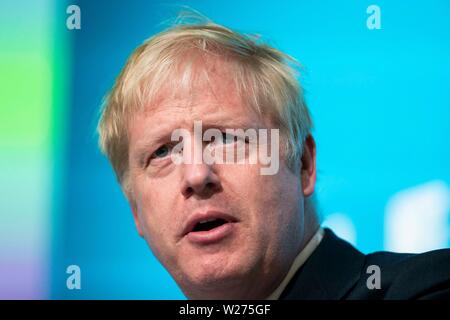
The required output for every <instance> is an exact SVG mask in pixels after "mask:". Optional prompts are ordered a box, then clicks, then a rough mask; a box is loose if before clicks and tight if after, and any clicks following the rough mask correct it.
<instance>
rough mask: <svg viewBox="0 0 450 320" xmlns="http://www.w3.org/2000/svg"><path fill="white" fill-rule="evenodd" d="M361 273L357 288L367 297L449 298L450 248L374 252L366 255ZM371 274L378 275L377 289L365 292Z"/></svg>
mask: <svg viewBox="0 0 450 320" xmlns="http://www.w3.org/2000/svg"><path fill="white" fill-rule="evenodd" d="M371 266H372V268H370V267H371ZM373 266H375V268H374V267H373ZM374 270H376V271H374ZM363 271H365V272H362V277H361V279H360V281H359V282H358V286H359V287H360V288H364V290H366V291H367V297H368V298H382V299H433V298H450V249H441V250H434V251H430V252H425V253H421V254H406V253H393V252H375V253H372V254H369V255H366V257H365V264H364V268H363ZM374 272H379V277H380V288H374V289H368V286H367V281H368V279H369V277H370V276H372V275H373V273H374ZM358 286H357V287H358ZM357 291H358V290H356V292H357ZM359 291H360V292H362V290H361V289H360V290H359Z"/></svg>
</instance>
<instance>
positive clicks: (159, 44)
mask: <svg viewBox="0 0 450 320" xmlns="http://www.w3.org/2000/svg"><path fill="white" fill-rule="evenodd" d="M205 56H209V57H217V58H226V60H227V61H229V62H230V63H231V64H232V65H233V69H232V70H233V72H232V74H233V76H234V79H233V80H234V83H235V87H236V89H237V93H238V94H239V95H240V96H241V98H242V99H243V101H245V102H246V103H247V105H248V106H250V107H252V108H253V109H254V110H256V111H257V112H258V113H259V114H261V115H268V116H270V118H271V119H272V121H274V123H275V124H276V125H278V126H279V128H280V132H281V135H282V137H285V139H284V147H285V152H286V153H285V154H286V155H287V161H288V164H289V165H290V166H294V165H295V163H297V161H298V160H299V157H301V153H302V150H303V143H304V141H305V139H306V137H307V136H308V134H309V133H310V131H311V129H312V121H311V117H310V114H309V111H308V108H307V106H306V103H305V101H304V97H303V90H302V87H301V86H300V84H299V82H298V80H297V72H296V71H295V68H294V67H295V66H298V63H297V62H296V61H295V60H294V59H293V58H291V57H290V56H288V55H286V54H285V53H283V52H281V51H279V50H277V49H275V48H273V47H271V46H269V45H267V44H265V43H260V41H259V39H258V37H254V36H247V35H243V34H240V33H237V32H234V31H232V30H230V29H228V28H225V27H223V26H220V25H218V24H215V23H212V22H210V21H208V22H204V23H195V24H176V25H175V26H172V27H171V28H169V29H167V30H165V31H163V32H161V33H159V34H157V35H155V36H153V37H151V38H150V39H148V40H147V41H145V42H144V43H143V44H142V45H141V46H139V47H138V48H137V49H136V50H135V51H134V52H133V53H132V55H131V56H130V57H129V59H128V61H127V63H126V65H125V67H124V68H123V70H122V72H121V73H120V75H119V76H118V78H117V79H116V82H115V84H114V86H113V88H112V90H111V91H110V93H109V94H108V95H107V97H106V99H105V101H104V105H103V109H102V113H101V118H100V121H99V125H98V133H99V145H100V148H101V150H102V152H103V153H105V154H106V155H107V157H108V159H109V160H110V162H111V164H112V166H113V168H114V171H115V173H116V175H117V178H118V180H119V182H120V184H121V185H122V188H123V189H124V191H125V193H126V194H128V192H129V190H128V171H129V161H128V125H129V123H130V119H131V118H132V116H133V115H135V114H136V111H138V110H141V109H142V108H143V107H144V106H148V105H151V104H152V103H155V99H156V98H157V97H158V92H161V90H162V88H163V87H164V86H167V84H168V83H170V85H171V86H173V87H174V88H175V87H185V86H189V84H190V83H191V82H192V81H194V78H195V74H196V72H199V71H200V72H204V70H201V69H202V65H201V63H200V64H194V62H195V61H198V59H199V57H200V58H201V57H205ZM169 79H170V80H169ZM173 91H177V90H173Z"/></svg>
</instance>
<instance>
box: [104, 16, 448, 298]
mask: <svg viewBox="0 0 450 320" xmlns="http://www.w3.org/2000/svg"><path fill="white" fill-rule="evenodd" d="M293 64H295V62H294V60H293V59H291V58H290V57H289V56H287V55H285V54H284V53H282V52H280V51H278V50H276V49H274V48H272V47H270V46H268V45H266V44H263V43H259V42H258V40H256V39H254V38H251V37H248V36H244V35H241V34H239V33H236V32H233V31H231V30H229V29H227V28H224V27H222V26H219V25H216V24H213V23H204V24H190V25H182V24H180V25H177V26H175V27H172V28H170V29H168V30H166V31H164V32H162V33H160V34H158V35H156V36H154V37H152V38H151V39H149V40H148V41H147V42H145V43H144V44H143V45H142V46H140V47H139V48H137V49H136V50H135V52H134V53H133V54H132V55H131V57H130V58H129V60H128V62H127V64H126V66H125V68H124V69H123V71H122V72H121V74H120V76H119V77H118V79H117V81H116V83H115V85H114V87H113V89H112V91H111V93H110V94H109V96H108V98H107V99H106V103H105V107H104V110H103V113H102V117H101V120H100V123H99V134H100V146H101V148H102V150H103V151H104V153H105V154H106V155H107V156H108V158H109V160H110V162H111V164H112V166H113V168H114V170H115V172H116V175H117V177H118V180H119V182H120V184H121V186H122V189H123V191H124V194H125V195H126V197H127V199H128V201H129V203H130V207H131V210H132V213H133V217H134V221H135V223H136V227H137V230H138V232H139V234H140V235H141V236H142V237H143V238H144V239H145V240H146V241H147V243H148V245H149V246H150V248H151V250H152V252H153V253H154V255H155V256H156V257H157V258H158V259H159V261H160V262H161V263H162V264H163V266H164V267H165V268H166V269H167V270H168V271H169V273H170V274H171V275H172V276H173V278H174V279H175V281H176V282H177V284H178V285H179V286H180V288H181V289H182V291H183V292H184V293H185V295H186V296H187V297H188V298H190V299H266V298H267V299H280V298H281V299H345V298H348V299H372V298H393V299H396V298H397V299H403V298H436V297H444V296H449V295H450V253H449V250H441V251H436V252H432V253H427V254H423V255H416V256H415V255H402V254H392V253H377V254H373V255H368V256H364V255H363V254H361V253H360V252H359V251H357V250H356V249H355V248H353V247H352V246H350V245H349V244H348V243H346V242H344V241H343V240H341V239H339V238H337V237H336V236H335V235H334V234H333V232H332V231H331V230H329V229H325V230H323V229H321V228H320V221H319V218H318V216H317V213H316V211H315V207H314V201H313V193H314V187H315V183H316V147H315V142H314V139H313V137H312V136H311V129H312V121H311V118H310V115H309V111H308V109H307V106H306V104H305V101H304V99H303V94H302V89H301V86H300V85H299V83H298V81H297V80H296V75H295V72H294V69H293V67H292V65H293ZM204 130H205V131H204ZM239 130H241V131H239ZM230 132H231V133H230ZM208 133H209V134H208ZM268 150H270V151H271V152H270V156H269V155H268V154H267V152H266V153H265V152H264V151H268ZM239 152H242V153H241V158H240V159H239V160H236V158H235V155H236V153H239ZM230 153H231V157H228V158H227V157H226V156H228V155H230ZM224 155H225V156H224ZM206 158H208V159H209V160H208V161H206ZM224 159H226V161H224ZM267 166H270V168H271V169H273V170H269V172H267V170H266V171H264V169H267ZM373 265H375V266H377V267H379V271H380V272H379V273H380V277H379V278H380V279H381V283H379V284H376V282H375V288H374V287H373V286H371V285H369V284H368V283H370V281H368V280H370V279H368V278H369V276H370V275H371V274H368V273H367V270H368V267H369V266H373Z"/></svg>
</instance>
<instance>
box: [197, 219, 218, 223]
mask: <svg viewBox="0 0 450 320" xmlns="http://www.w3.org/2000/svg"><path fill="white" fill-rule="evenodd" d="M214 220H216V219H215V218H212V219H208V220H202V221H200V222H199V223H200V224H202V223H206V222H211V221H214Z"/></svg>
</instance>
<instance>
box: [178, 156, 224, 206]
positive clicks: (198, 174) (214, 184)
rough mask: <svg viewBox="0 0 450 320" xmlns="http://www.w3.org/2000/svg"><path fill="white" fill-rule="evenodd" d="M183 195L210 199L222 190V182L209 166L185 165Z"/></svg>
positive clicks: (203, 164) (202, 164)
mask: <svg viewBox="0 0 450 320" xmlns="http://www.w3.org/2000/svg"><path fill="white" fill-rule="evenodd" d="M183 167H184V168H183V169H182V170H183V182H182V190H181V192H182V194H183V196H184V197H186V198H188V197H191V196H195V195H196V196H198V197H201V198H209V197H210V196H211V195H213V194H214V193H215V192H217V191H219V190H220V180H219V177H218V176H217V174H216V173H215V172H214V171H213V169H212V167H211V166H210V165H208V164H205V163H201V164H184V165H183Z"/></svg>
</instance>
